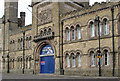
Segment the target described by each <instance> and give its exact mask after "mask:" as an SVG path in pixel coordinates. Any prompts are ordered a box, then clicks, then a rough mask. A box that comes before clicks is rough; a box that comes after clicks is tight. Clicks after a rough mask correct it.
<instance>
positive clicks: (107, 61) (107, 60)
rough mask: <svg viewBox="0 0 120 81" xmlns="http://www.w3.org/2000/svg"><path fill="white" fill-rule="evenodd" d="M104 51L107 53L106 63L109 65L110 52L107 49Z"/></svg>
mask: <svg viewBox="0 0 120 81" xmlns="http://www.w3.org/2000/svg"><path fill="white" fill-rule="evenodd" d="M104 53H105V65H109V53H108V50H105V51H104Z"/></svg>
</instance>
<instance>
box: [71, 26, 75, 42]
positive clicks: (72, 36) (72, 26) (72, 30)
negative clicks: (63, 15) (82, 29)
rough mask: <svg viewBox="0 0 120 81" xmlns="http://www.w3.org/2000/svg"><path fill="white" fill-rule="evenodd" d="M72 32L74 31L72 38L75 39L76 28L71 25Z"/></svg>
mask: <svg viewBox="0 0 120 81" xmlns="http://www.w3.org/2000/svg"><path fill="white" fill-rule="evenodd" d="M71 33H72V40H75V29H74V27H73V26H72V27H71Z"/></svg>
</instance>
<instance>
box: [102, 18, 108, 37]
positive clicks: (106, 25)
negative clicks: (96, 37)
mask: <svg viewBox="0 0 120 81" xmlns="http://www.w3.org/2000/svg"><path fill="white" fill-rule="evenodd" d="M103 25H104V35H108V34H109V23H108V20H107V19H104V20H103Z"/></svg>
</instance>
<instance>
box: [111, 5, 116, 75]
mask: <svg viewBox="0 0 120 81" xmlns="http://www.w3.org/2000/svg"><path fill="white" fill-rule="evenodd" d="M111 13H112V46H113V70H112V76H114V73H115V45H114V7H112V8H111Z"/></svg>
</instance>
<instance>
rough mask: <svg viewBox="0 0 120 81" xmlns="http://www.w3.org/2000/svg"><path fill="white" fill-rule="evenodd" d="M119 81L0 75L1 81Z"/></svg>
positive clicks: (37, 75) (66, 76)
mask: <svg viewBox="0 0 120 81" xmlns="http://www.w3.org/2000/svg"><path fill="white" fill-rule="evenodd" d="M49 80H52V81H53V80H55V81H59V80H60V81H120V78H119V77H83V76H68V75H53V74H36V75H33V74H2V81H49Z"/></svg>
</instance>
